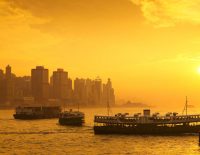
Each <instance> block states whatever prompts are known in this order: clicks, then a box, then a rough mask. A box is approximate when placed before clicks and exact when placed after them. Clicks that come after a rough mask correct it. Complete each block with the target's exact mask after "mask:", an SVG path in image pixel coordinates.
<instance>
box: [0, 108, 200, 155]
mask: <svg viewBox="0 0 200 155" xmlns="http://www.w3.org/2000/svg"><path fill="white" fill-rule="evenodd" d="M81 111H83V112H84V113H85V117H86V118H85V120H86V123H85V125H84V126H83V127H72V126H61V125H59V124H58V119H44V120H15V119H14V118H13V116H12V115H13V113H14V110H0V154H20V155H21V154H22V155H23V154H56V155H57V154H59V155H61V154H69V155H70V154H72V155H79V154H80V155H90V154H91V155H93V154H94V155H104V154H106V155H112V154H113V155H117V154H122V155H123V154H127V155H132V154H136V155H137V154H138V155H160V154H162V155H199V154H200V147H199V139H198V138H199V137H198V134H190V135H177V136H150V135H145V136H144V135H94V132H93V119H94V115H95V114H104V115H105V114H106V109H103V108H97V109H94V108H88V109H86V108H85V109H81ZM117 112H129V113H130V114H131V113H134V112H142V109H137V108H136V109H134V108H114V109H112V113H113V114H114V113H117Z"/></svg>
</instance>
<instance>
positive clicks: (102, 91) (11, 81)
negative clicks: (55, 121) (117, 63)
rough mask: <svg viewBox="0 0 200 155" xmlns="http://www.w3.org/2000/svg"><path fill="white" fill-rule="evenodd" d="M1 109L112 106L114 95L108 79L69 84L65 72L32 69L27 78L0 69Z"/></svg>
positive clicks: (78, 80)
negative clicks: (38, 106)
mask: <svg viewBox="0 0 200 155" xmlns="http://www.w3.org/2000/svg"><path fill="white" fill-rule="evenodd" d="M0 102H1V105H0V106H2V107H3V106H11V107H14V106H17V105H18V106H23V105H32V106H33V105H38V104H39V105H49V104H50V105H56V104H59V105H63V106H67V105H68V106H76V105H77V104H78V105H80V106H91V107H96V106H97V107H98V106H106V105H107V104H108V103H109V104H110V106H114V105H115V92H114V88H113V87H112V82H111V80H110V78H108V81H107V83H103V81H102V79H100V78H99V77H98V78H96V79H90V78H86V79H84V78H78V77H77V78H75V79H74V80H72V79H71V78H70V77H69V74H68V72H67V71H65V70H64V69H61V68H58V69H57V70H56V71H53V73H52V74H49V70H48V69H47V68H45V67H44V66H36V67H35V68H32V69H31V75H30V76H27V75H26V76H23V77H19V76H17V75H16V74H15V73H14V72H13V71H12V67H11V66H10V65H7V66H6V68H5V72H4V70H2V69H0Z"/></svg>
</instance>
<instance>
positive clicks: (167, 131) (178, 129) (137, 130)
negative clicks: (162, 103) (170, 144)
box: [94, 125, 200, 135]
mask: <svg viewBox="0 0 200 155" xmlns="http://www.w3.org/2000/svg"><path fill="white" fill-rule="evenodd" d="M199 131H200V125H196V126H189V125H188V126H187V125H186V126H175V127H167V126H159V127H158V126H148V127H147V126H139V127H131V126H129V127H123V126H94V133H95V134H139V135H144V134H149V135H177V134H185V133H198V132H199Z"/></svg>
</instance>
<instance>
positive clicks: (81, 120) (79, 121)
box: [59, 117, 84, 126]
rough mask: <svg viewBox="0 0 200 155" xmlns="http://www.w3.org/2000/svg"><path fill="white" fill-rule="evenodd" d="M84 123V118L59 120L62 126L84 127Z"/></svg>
mask: <svg viewBox="0 0 200 155" xmlns="http://www.w3.org/2000/svg"><path fill="white" fill-rule="evenodd" d="M83 123H84V118H82V117H79V118H59V124H60V125H72V126H82V125H83Z"/></svg>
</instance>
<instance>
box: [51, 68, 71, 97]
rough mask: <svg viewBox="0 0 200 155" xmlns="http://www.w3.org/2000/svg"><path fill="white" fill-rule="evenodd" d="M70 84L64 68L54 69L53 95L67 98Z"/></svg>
mask: <svg viewBox="0 0 200 155" xmlns="http://www.w3.org/2000/svg"><path fill="white" fill-rule="evenodd" d="M68 84H69V83H68V73H67V72H65V71H64V70H63V69H57V71H54V72H53V76H52V88H53V97H54V98H56V99H59V100H67V97H68V96H67V95H68Z"/></svg>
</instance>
